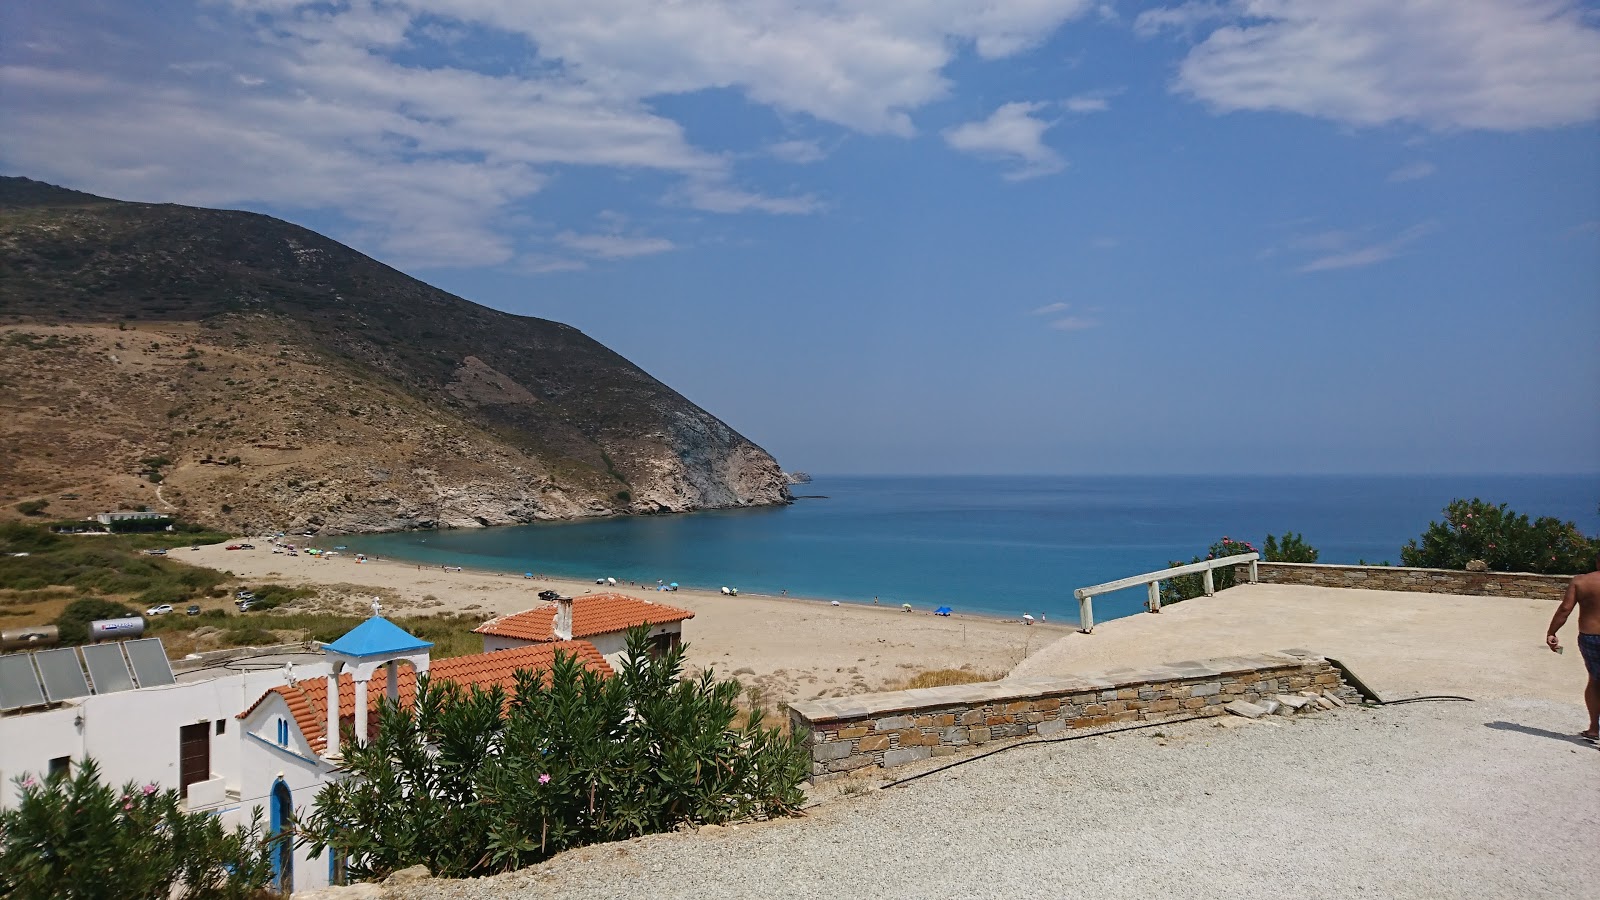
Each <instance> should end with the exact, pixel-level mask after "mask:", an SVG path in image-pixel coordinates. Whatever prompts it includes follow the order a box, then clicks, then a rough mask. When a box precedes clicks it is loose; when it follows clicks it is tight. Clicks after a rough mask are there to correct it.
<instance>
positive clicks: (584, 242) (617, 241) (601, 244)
mask: <svg viewBox="0 0 1600 900" xmlns="http://www.w3.org/2000/svg"><path fill="white" fill-rule="evenodd" d="M556 243H558V244H560V245H561V246H563V247H565V248H567V249H568V250H571V251H573V252H575V253H581V254H583V255H584V256H593V257H597V258H599V259H628V258H630V257H634V256H653V255H655V254H657V253H666V252H667V251H668V250H674V249H676V248H677V245H676V244H674V243H672V242H671V241H669V240H667V239H666V238H658V237H629V236H627V235H621V234H579V233H577V232H575V231H563V232H561V233H560V234H557V235H556Z"/></svg>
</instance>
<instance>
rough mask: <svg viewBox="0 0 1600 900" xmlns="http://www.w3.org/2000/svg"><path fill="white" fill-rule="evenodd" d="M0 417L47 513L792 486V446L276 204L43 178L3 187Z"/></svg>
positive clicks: (761, 492) (225, 512) (506, 511)
mask: <svg viewBox="0 0 1600 900" xmlns="http://www.w3.org/2000/svg"><path fill="white" fill-rule="evenodd" d="M0 419H3V421H0V437H3V438H4V441H3V443H0V500H3V502H4V503H5V508H6V509H7V510H8V511H10V510H11V509H12V507H13V506H14V504H15V503H16V502H18V501H22V500H32V499H42V500H48V501H49V502H50V506H49V507H48V509H47V510H45V511H44V512H43V513H42V515H43V516H45V517H47V518H63V517H72V516H77V515H80V514H89V513H92V512H98V511H104V510H105V509H107V508H116V507H117V506H118V505H122V506H130V507H133V508H138V507H141V506H150V507H152V508H155V509H158V510H162V511H169V510H170V511H175V512H177V513H179V514H181V515H182V516H184V517H186V518H191V519H194V520H197V521H201V522H206V523H210V524H213V525H217V526H226V527H229V528H247V527H249V528H266V527H271V526H281V527H284V528H289V529H294V530H305V529H321V530H323V531H327V532H354V531H380V530H394V529H403V528H427V527H475V526H481V525H498V524H511V523H517V522H531V521H537V520H546V519H566V518H575V517H580V516H600V515H611V514H618V513H658V512H679V511H686V510H694V509H710V508H726V507H739V506H758V505H772V504H781V503H787V502H789V500H790V496H789V492H788V488H787V487H786V484H785V479H784V476H783V472H782V470H781V469H780V468H779V466H778V464H777V462H776V461H775V460H774V459H773V458H772V457H771V455H769V454H768V453H767V452H766V451H764V450H762V449H761V448H760V447H757V446H756V445H755V444H753V443H751V442H750V441H749V440H746V439H745V438H744V437H743V436H742V435H740V434H739V433H738V432H736V431H734V430H733V429H732V428H730V427H728V426H727V425H726V424H724V423H723V422H722V421H720V420H719V419H717V418H716V417H715V416H713V415H711V414H710V413H708V412H706V411H705V410H703V409H701V408H700V407H698V406H696V405H695V404H693V403H691V402H690V401H689V400H687V399H685V398H684V397H683V396H682V395H680V394H678V393H677V392H676V391H674V390H672V389H671V388H669V387H667V386H666V385H664V384H662V383H661V382H659V381H657V380H656V379H654V378H652V377H650V376H649V375H648V374H646V373H645V372H644V371H643V370H641V369H639V368H638V367H637V366H635V365H633V364H632V363H630V362H628V361H627V360H626V359H624V358H622V357H621V356H619V355H618V354H616V353H614V352H612V351H611V350H608V349H606V348H605V347H604V346H602V345H601V344H599V343H598V342H596V341H594V340H593V339H591V338H589V337H587V336H586V335H584V334H583V333H582V332H580V331H578V330H577V329H574V328H571V327H569V326H566V325H562V324H560V323H558V322H551V321H547V320H544V319H537V318H531V317H526V316H516V315H511V314H509V313H504V312H499V311H496V310H493V309H489V308H487V307H483V306H479V305H477V304H475V303H471V302H469V301H467V300H464V299H462V298H460V297H457V296H454V295H452V294H448V293H446V292H444V291H441V290H439V289H437V288H434V287H431V286H429V285H427V284H424V283H423V282H421V281H418V280H416V279H414V278H411V277H409V276H407V275H405V274H404V273H401V272H399V271H396V270H395V269H392V268H390V267H388V266H385V265H383V264H382V263H379V262H377V261H376V260H373V259H371V258H369V257H366V256H363V255H362V254H360V253H357V252H356V251H354V250H352V249H350V248H349V247H346V246H344V245H342V244H340V243H338V242H336V241H333V240H330V239H328V238H326V237H323V236H322V235H320V234H317V233H315V232H312V231H308V230H306V229H304V228H301V227H299V226H296V225H292V224H289V223H287V222H283V221H281V220H278V219H274V218H272V217H270V216H264V215H258V214H255V213H248V212H237V211H230V210H214V209H198V208H194V207H187V206H177V205H172V204H148V203H126V202H122V201H117V200H108V199H105V198H102V197H96V196H93V195H90V194H84V193H80V192H77V191H70V190H66V189H63V188H58V187H54V186H52V185H47V184H43V183H40V182H37V181H32V180H30V179H26V178H4V177H0ZM158 482H159V484H158ZM63 495H65V498H64V497H63ZM72 495H76V496H77V499H72Z"/></svg>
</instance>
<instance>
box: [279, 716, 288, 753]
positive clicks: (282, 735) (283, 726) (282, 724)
mask: <svg viewBox="0 0 1600 900" xmlns="http://www.w3.org/2000/svg"><path fill="white" fill-rule="evenodd" d="M278 746H280V747H287V746H289V720H288V719H279V720H278Z"/></svg>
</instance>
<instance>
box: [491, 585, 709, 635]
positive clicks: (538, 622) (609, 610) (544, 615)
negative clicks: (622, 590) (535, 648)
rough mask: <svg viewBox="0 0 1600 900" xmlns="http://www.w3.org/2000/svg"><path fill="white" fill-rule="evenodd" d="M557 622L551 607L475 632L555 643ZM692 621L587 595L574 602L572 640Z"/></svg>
mask: <svg viewBox="0 0 1600 900" xmlns="http://www.w3.org/2000/svg"><path fill="white" fill-rule="evenodd" d="M555 618H556V605H555V604H554V603H548V604H545V605H544V606H536V607H534V608H533V609H528V610H523V611H522V612H519V613H512V614H511V615H508V616H501V617H499V618H498V619H490V620H489V621H487V622H485V623H483V624H482V625H479V626H478V627H477V628H474V629H473V631H474V632H476V633H478V634H492V635H495V636H496V637H507V638H516V639H518V640H524V641H553V640H555V639H556V636H555V631H554V626H555ZM692 618H694V613H692V612H690V611H688V610H686V609H678V608H677V607H675V606H667V605H665V604H662V603H653V602H651V601H649V600H640V599H639V598H637V597H629V596H628V595H626V594H585V595H584V596H582V597H575V598H573V600H572V636H573V638H575V639H578V640H582V639H584V638H592V637H598V636H600V635H602V634H611V633H612V632H616V631H627V630H628V629H629V628H633V627H635V626H638V625H666V624H668V623H670V622H682V621H683V620H684V619H692Z"/></svg>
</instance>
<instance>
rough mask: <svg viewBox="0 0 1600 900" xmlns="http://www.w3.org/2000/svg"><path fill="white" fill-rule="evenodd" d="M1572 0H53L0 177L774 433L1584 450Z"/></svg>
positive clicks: (1599, 119)
mask: <svg viewBox="0 0 1600 900" xmlns="http://www.w3.org/2000/svg"><path fill="white" fill-rule="evenodd" d="M1597 125H1600V4H1596V3H1579V2H1573V0H1406V2H1395V0H1339V2H1328V0H1211V2H1165V3H1163V2H1132V0H1123V2H1099V0H987V2H958V0H871V2H845V0H811V2H796V0H744V2H731V0H675V2H665V0H539V2H537V3H530V2H526V0H396V2H390V0H348V2H333V3H307V2H300V0H200V2H195V0H144V2H141V3H138V4H130V3H126V2H118V0H56V2H52V3H8V4H4V5H3V6H0V172H3V173H5V174H11V175H26V176H29V177H32V178H37V179H41V180H45V181H49V182H52V183H56V184H61V185H65V186H68V187H72V188H76V189H79V190H86V191H90V192H93V193H97V194H102V195H106V196H111V197H117V198H121V199H127V200H141V201H161V202H178V203H187V204H194V205H203V206H220V207H229V208H240V209H250V210H256V211H260V212H265V213H269V214H272V215H276V216H280V217H282V218H285V219H288V220H290V221H293V222H296V223H298V224H301V225H304V226H306V227H309V228H312V229H314V230H317V231H319V232H322V233H324V234H327V235H329V236H331V237H333V238H335V239H337V240H340V241H343V242H345V243H347V244H349V245H351V246H353V247H355V248H357V249H359V250H361V251H362V252H365V253H368V254H370V255H372V256H373V257H375V258H377V259H380V260H382V261H384V262H386V263H388V264H390V265H393V266H395V267H397V268H399V269H401V270H403V271H405V272H407V273H410V274H412V275H415V276H416V277H418V278H421V279H423V280H425V281H428V282H430V283H432V284H435V285H437V286H439V287H442V288H444V289H446V290H449V291H452V292H454V293H457V294H459V295H461V296H463V297H466V298H468V299H470V300H473V301H475V302H478V303H482V304H485V305H487V306H491V307H495V308H497V309H502V310H507V311H510V312H515V313H520V314H526V315H533V316H541V317H544V318H549V319H554V320H557V321H561V322H566V323H568V324H571V325H573V326H575V327H578V328H580V329H582V330H583V331H584V332H585V333H587V334H589V335H590V336H592V337H594V338H596V339H597V340H599V341H601V342H602V343H604V344H606V345H607V346H609V347H611V348H612V349H614V350H616V351H617V352H619V353H621V354H623V355H624V356H626V357H628V358H629V359H631V360H632V361H633V362H635V363H637V364H639V365H640V366H642V367H643V368H644V369H646V370H647V371H649V372H650V373H651V374H653V375H655V376H656V377H657V378H659V379H661V380H662V381H664V382H666V383H667V384H669V385H671V386H672V387H674V388H676V389H677V390H679V391H680V392H682V393H683V394H685V395H686V396H688V397H689V398H690V399H692V400H694V401H695V402H697V403H699V404H700V405H701V406H704V407H705V408H707V409H709V410H710V411H711V412H713V413H714V414H716V415H717V416H719V417H721V418H722V419H724V420H725V421H727V422H728V423H729V424H730V425H732V426H733V427H734V428H736V429H738V430H739V431H741V432H742V433H744V434H745V435H746V436H747V437H749V438H751V439H752V440H754V441H756V442H757V443H758V444H761V445H762V446H764V447H765V448H767V449H768V450H769V451H771V452H772V453H773V454H774V455H775V456H777V458H778V459H779V461H780V462H781V463H782V464H783V465H784V466H785V467H786V468H790V469H801V470H808V471H812V472H826V473H863V474H865V473H906V474H926V473H963V474H988V473H994V474H1004V473H1063V474H1128V473H1163V474H1171V473H1230V474H1231V473H1241V474H1248V473H1272V474H1280V473H1424V472H1434V473H1476V472H1501V473H1524V472H1526V473H1540V472H1552V473H1553V472H1567V473H1577V472H1596V471H1600V346H1597V344H1600V127H1597Z"/></svg>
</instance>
